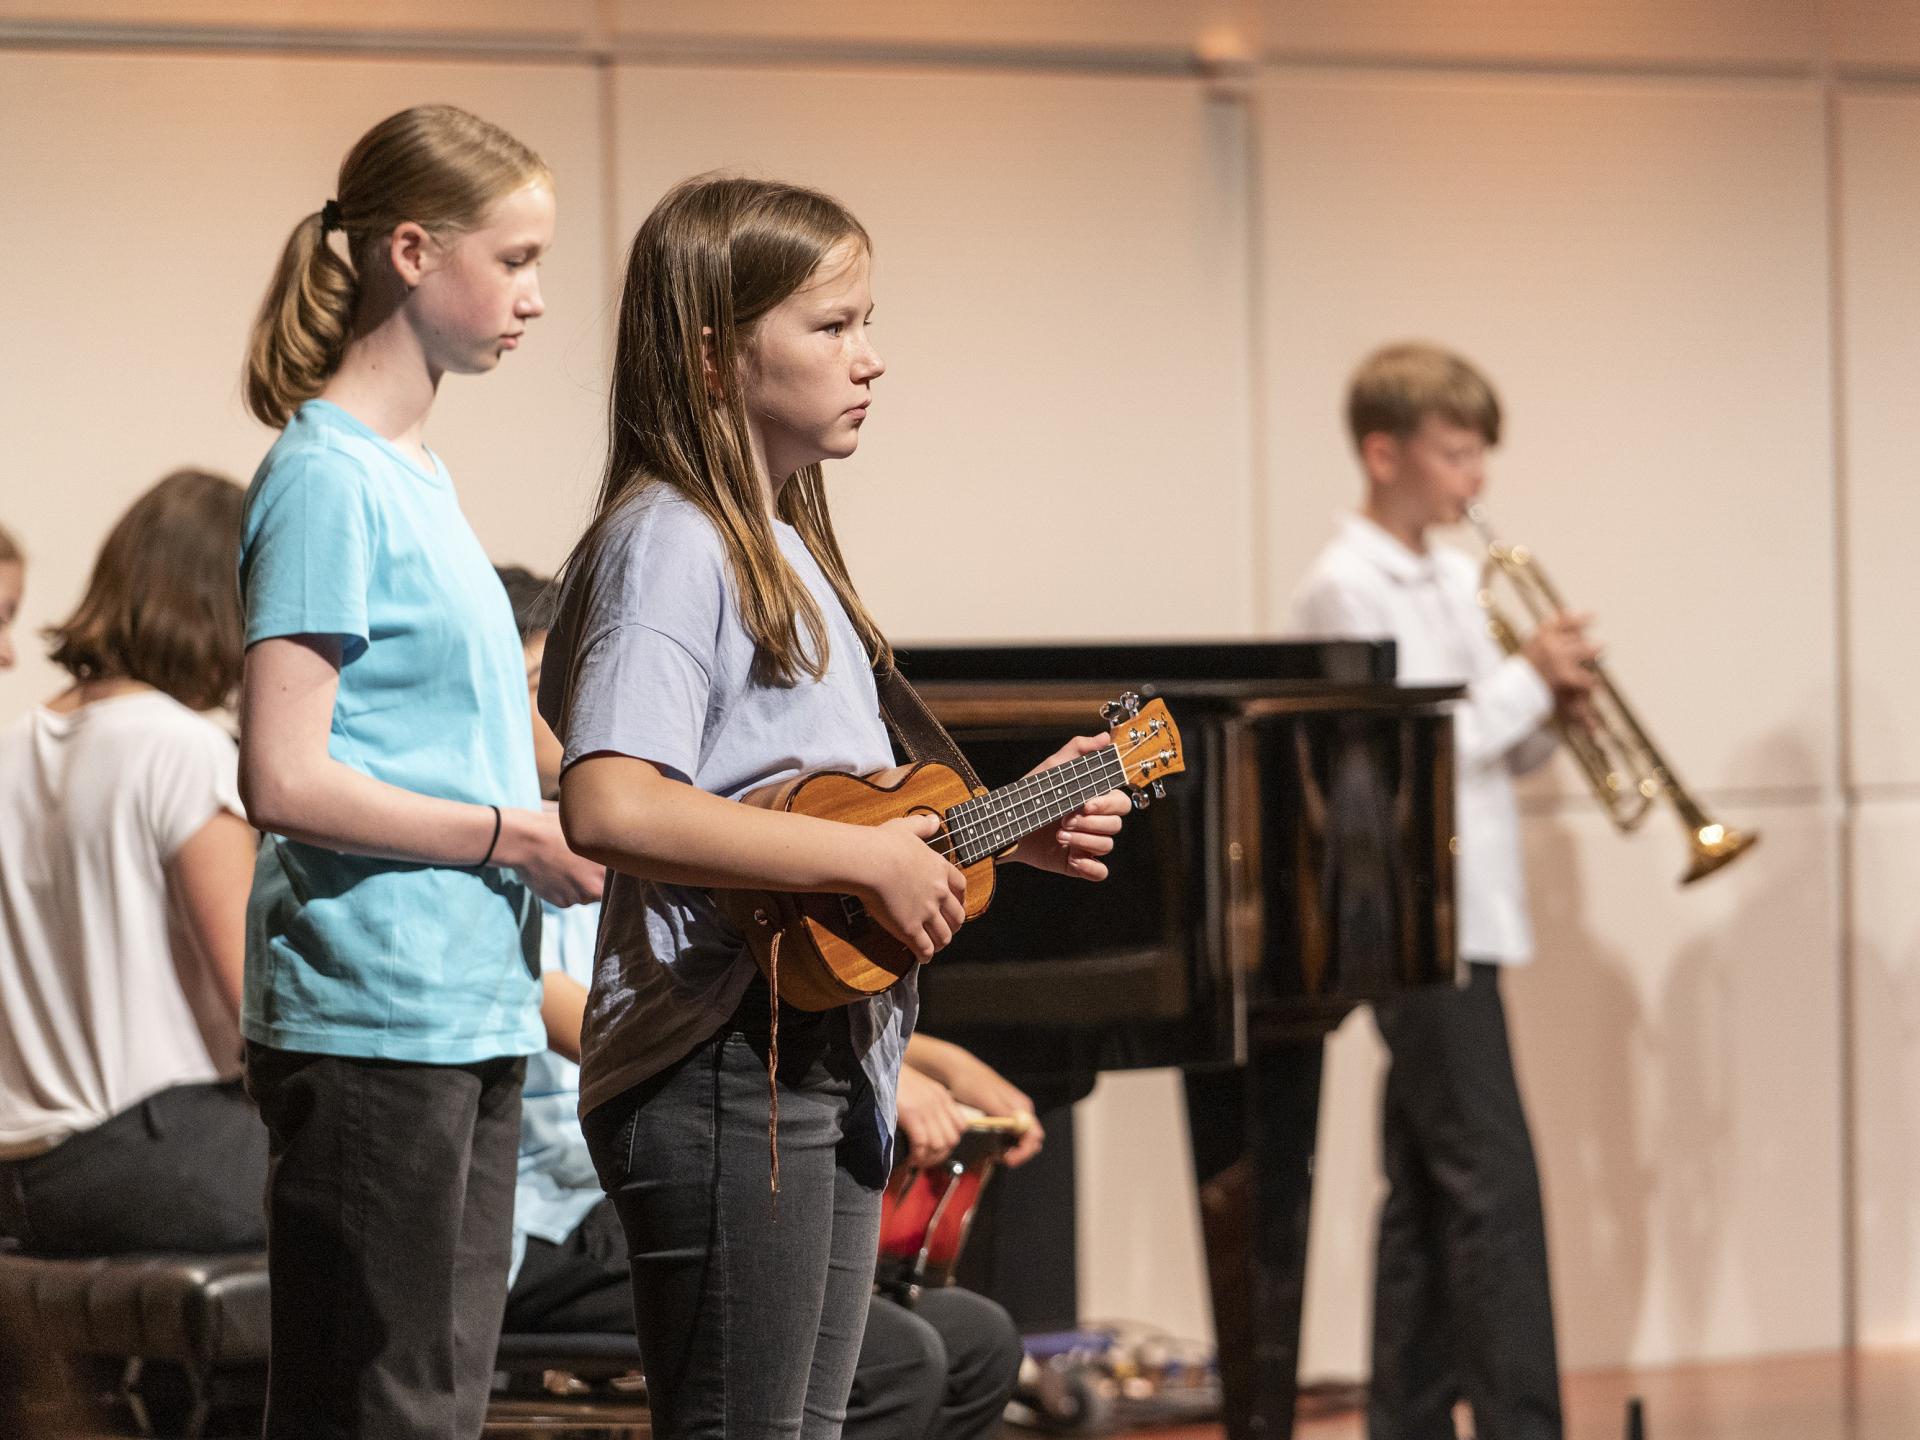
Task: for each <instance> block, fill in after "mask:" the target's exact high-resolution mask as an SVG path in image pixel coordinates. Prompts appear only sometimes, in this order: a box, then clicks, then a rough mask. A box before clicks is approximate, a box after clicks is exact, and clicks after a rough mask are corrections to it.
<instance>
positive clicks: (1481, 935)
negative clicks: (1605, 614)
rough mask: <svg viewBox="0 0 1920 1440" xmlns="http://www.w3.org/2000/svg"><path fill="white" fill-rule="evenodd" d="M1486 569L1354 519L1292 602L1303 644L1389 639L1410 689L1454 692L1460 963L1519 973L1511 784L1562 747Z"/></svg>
mask: <svg viewBox="0 0 1920 1440" xmlns="http://www.w3.org/2000/svg"><path fill="white" fill-rule="evenodd" d="M1479 588H1480V570H1479V567H1478V566H1477V565H1476V564H1475V563H1474V562H1473V561H1471V560H1469V559H1468V558H1467V557H1466V556H1465V555H1462V554H1461V553H1460V552H1459V551H1457V550H1449V549H1446V548H1444V547H1441V546H1438V545H1435V546H1433V547H1431V548H1429V549H1428V551H1427V552H1426V553H1425V554H1419V555H1417V554H1415V553H1414V552H1413V551H1411V550H1409V549H1407V547H1406V546H1405V545H1402V544H1401V543H1400V542H1399V541H1398V540H1396V539H1395V538H1394V537H1393V536H1391V535H1389V534H1388V533H1387V532H1386V531H1385V530H1382V529H1381V528H1380V527H1379V526H1378V525H1375V524H1374V523H1373V522H1372V521H1371V520H1368V519H1367V518H1366V517H1364V516H1361V515H1348V516H1346V517H1345V518H1344V519H1343V520H1342V521H1341V525H1340V530H1339V533H1338V534H1337V535H1335V536H1334V538H1333V539H1332V540H1331V541H1329V542H1328V544H1327V547H1326V549H1324V550H1322V551H1321V552H1320V556H1319V558H1318V559H1317V560H1315V561H1314V563H1313V568H1312V569H1311V570H1309V571H1308V572H1307V575H1306V578H1305V579H1304V580H1302V581H1301V583H1300V588H1299V590H1298V591H1297V592H1296V593H1295V595H1294V597H1293V611H1292V616H1291V624H1290V627H1289V628H1290V629H1291V630H1292V632H1293V633H1295V634H1297V635H1301V636H1308V635H1313V636H1323V637H1328V638H1332V637H1343V638H1349V639H1355V640H1362V639H1366V640H1371V639H1379V638H1381V637H1386V638H1389V639H1391V640H1392V641H1393V642H1394V644H1395V647H1396V649H1397V651H1398V656H1399V677H1398V678H1399V679H1400V681H1401V683H1402V684H1407V685H1458V684H1464V685H1466V687H1467V694H1466V698H1465V699H1464V700H1462V701H1461V702H1460V703H1459V704H1458V705H1456V706H1455V707H1454V711H1453V738H1454V751H1455V762H1454V777H1455V788H1454V815H1453V819H1454V829H1455V830H1456V831H1457V832H1458V833H1459V836H1460V859H1459V862H1458V864H1457V865H1456V866H1455V867H1454V882H1455V884H1454V888H1455V894H1456V897H1457V901H1458V903H1457V906H1456V913H1457V914H1458V915H1459V917H1460V956H1461V958H1462V959H1465V960H1485V961H1492V962H1494V963H1495V964H1505V965H1517V964H1520V963H1522V962H1523V961H1526V960H1528V959H1531V958H1532V955H1533V930H1532V927H1531V926H1530V925H1529V924H1528V922H1527V889H1526V878H1525V876H1524V874H1523V873H1522V871H1521V866H1520V817H1519V814H1518V811H1517V810H1516V808H1515V806H1514V799H1513V777H1514V776H1515V775H1518V774H1523V773H1524V772H1526V771H1528V770H1531V769H1532V768H1534V767H1535V766H1537V765H1539V764H1541V763H1542V762H1544V761H1545V760H1546V758H1547V757H1548V756H1549V755H1550V754H1551V753H1552V751H1553V747H1554V743H1555V741H1556V739H1557V737H1556V735H1555V733H1554V731H1553V730H1552V729H1551V728H1550V727H1549V726H1548V724H1547V722H1548V721H1549V720H1550V719H1551V718H1552V716H1553V692H1552V691H1551V690H1549V689H1548V688H1547V684H1546V682H1545V681H1544V680H1542V679H1541V678H1540V674H1539V672H1538V671H1536V670H1535V669H1534V668H1533V666H1532V665H1531V664H1530V663H1529V662H1528V661H1526V660H1524V659H1522V658H1520V657H1519V656H1517V655H1513V656H1508V655H1503V654H1502V653H1501V651H1500V647H1499V645H1497V644H1496V643H1495V642H1494V640H1493V637H1492V636H1491V635H1489V634H1488V632H1487V619H1486V616H1485V615H1484V614H1483V613H1482V612H1481V609H1480V602H1479V600H1478V599H1477V598H1476V597H1477V595H1478V592H1479Z"/></svg>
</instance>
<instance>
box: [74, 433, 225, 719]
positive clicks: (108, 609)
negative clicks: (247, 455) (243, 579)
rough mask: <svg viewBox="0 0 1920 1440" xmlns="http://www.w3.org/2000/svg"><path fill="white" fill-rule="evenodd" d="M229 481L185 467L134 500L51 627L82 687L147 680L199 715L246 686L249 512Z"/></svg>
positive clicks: (219, 476) (223, 701) (75, 677)
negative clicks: (241, 569)
mask: <svg viewBox="0 0 1920 1440" xmlns="http://www.w3.org/2000/svg"><path fill="white" fill-rule="evenodd" d="M245 499H246V492H245V491H243V490H242V489H241V488H240V487H239V486H238V485H236V484H234V482H233V481H231V480H229V479H227V477H226V476H224V475H215V474H213V473H211V472H210V471H206V470H176V471H174V472H173V473H172V474H171V475H169V476H167V477H166V478H165V479H164V480H162V481H160V483H159V484H157V485H155V486H154V487H153V488H152V489H151V490H149V491H147V493H146V494H144V495H142V496H141V497H140V498H139V499H138V500H136V501H134V502H133V504H132V506H131V507H130V508H129V509H128V510H127V513H126V514H124V515H122V516H121V517H120V519H119V521H118V522H117V523H116V524H115V525H114V527H113V529H112V531H111V532H110V533H109V534H108V535H107V539H106V543H105V544H103V545H102V546H101V547H100V554H99V555H98V557H96V558H95V560H94V562H93V574H92V576H91V577H89V579H88V580H87V593H86V594H85V595H84V596H82V597H81V600H80V604H79V606H78V608H77V609H75V610H74V612H73V614H72V615H70V616H68V617H67V619H66V620H65V621H63V622H62V623H60V624H58V625H50V626H48V627H47V629H46V632H45V633H46V637H47V639H48V641H49V642H51V644H52V651H51V658H52V660H53V662H54V664H56V665H59V666H61V667H63V668H64V669H65V670H66V671H67V673H68V674H70V675H72V676H73V678H74V679H76V680H110V679H121V678H124V679H128V680H140V681H143V682H145V683H146V684H148V685H151V686H153V688H154V689H156V690H162V691H165V692H166V693H167V694H169V695H171V696H172V697H173V698H174V699H176V700H178V701H179V702H180V703H181V704H182V705H185V706H187V707H188V708H189V709H193V710H211V709H213V708H214V707H215V706H216V705H220V704H224V703H225V702H226V701H227V699H228V698H229V697H231V696H232V694H233V690H234V687H235V686H236V685H238V684H239V683H240V670H241V665H242V657H243V655H244V651H245V646H244V645H243V643H242V639H241V636H242V627H241V619H240V584H239V580H238V578H237V573H236V566H237V565H238V562H239V554H240V512H241V508H242V505H243V502H244V501H245Z"/></svg>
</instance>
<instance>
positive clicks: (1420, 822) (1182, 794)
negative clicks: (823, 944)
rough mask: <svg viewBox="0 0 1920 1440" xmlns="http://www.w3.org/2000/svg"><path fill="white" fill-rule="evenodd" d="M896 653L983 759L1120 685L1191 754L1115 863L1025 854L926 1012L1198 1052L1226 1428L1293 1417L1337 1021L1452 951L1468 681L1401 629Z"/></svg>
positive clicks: (1015, 1053)
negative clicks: (1460, 711) (1448, 674)
mask: <svg viewBox="0 0 1920 1440" xmlns="http://www.w3.org/2000/svg"><path fill="white" fill-rule="evenodd" d="M899 663H900V668H901V670H902V671H903V672H904V673H905V674H906V675H907V677H908V678H909V679H911V680H912V681H913V682H914V684H915V685H916V686H917V687H918V688H919V689H920V690H921V692H922V694H924V695H925V696H926V698H927V700H928V702H929V704H930V705H931V706H932V708H933V709H934V711H935V713H936V714H938V715H939V716H940V718H941V719H942V721H944V722H945V723H946V725H947V727H948V729H949V730H950V731H951V732H952V734H953V736H954V738H955V740H956V741H957V742H958V743H959V745H960V747H961V748H962V749H963V750H964V751H965V752H966V753H967V755H968V757H969V759H970V760H971V761H972V762H973V764H974V767H975V768H976V769H977V770H978V771H979V773H980V777H981V779H982V780H983V781H984V782H985V783H986V784H988V785H998V784H1001V783H1003V782H1005V781H1007V780H1011V779H1014V778H1017V777H1018V776H1019V775H1020V774H1022V773H1024V771H1025V770H1026V769H1027V768H1028V767H1030V766H1031V765H1032V764H1033V763H1034V762H1035V761H1036V760H1038V759H1039V758H1040V757H1041V756H1043V755H1045V754H1047V753H1049V752H1050V751H1051V750H1052V749H1053V748H1054V747H1055V746H1056V745H1058V744H1059V743H1060V742H1061V741H1062V740H1063V739H1064V738H1065V737H1066V736H1067V735H1069V734H1074V733H1086V732H1088V731H1091V730H1095V729H1097V728H1099V722H1098V711H1099V707H1100V705H1101V704H1102V702H1104V701H1107V700H1110V699H1113V698H1115V697H1116V696H1118V695H1119V694H1120V693H1121V692H1123V691H1135V692H1138V693H1140V694H1141V695H1143V696H1148V695H1152V696H1159V697H1160V698H1163V699H1165V700H1166V702H1167V704H1168V706H1169V708H1170V709H1171V711H1172V713H1173V716H1174V719H1175V722H1176V723H1177V725H1178V726H1179V729H1180V732H1181V737H1182V741H1183V745H1184V750H1185V758H1186V764H1187V773H1186V774H1185V775H1184V776H1181V777H1179V778H1178V779H1176V780H1174V781H1173V782H1171V783H1169V785H1168V787H1167V793H1166V795H1165V797H1164V798H1163V799H1160V800H1157V801H1155V802H1153V804H1152V805H1151V806H1150V807H1149V808H1147V809H1146V810H1144V811H1142V812H1140V813H1138V814H1136V815H1135V816H1134V818H1133V819H1132V820H1130V821H1129V822H1128V829H1127V833H1126V834H1125V835H1123V836H1122V843H1121V845H1120V847H1119V848H1118V850H1117V851H1116V852H1115V855H1114V857H1113V859H1112V862H1111V872H1112V873H1111V877H1110V878H1109V880H1108V881H1107V883H1106V884H1104V885H1076V884H1070V883H1063V882H1061V881H1060V880H1059V879H1058V878H1057V877H1052V876H1043V875H1039V874H1037V873H1034V872H1031V871H1028V870H1027V869H1026V868H1025V867H1022V866H1013V867H1008V868H1006V869H1003V870H1002V871H1001V872H1000V877H999V882H998V887H997V890H996V898H995V901H994V905H993V908H992V910H991V911H990V912H989V913H988V915H987V916H986V917H985V918H984V919H982V920H981V921H980V922H979V923H977V924H975V925H970V926H968V927H966V928H965V929H963V930H962V931H961V932H960V933H959V935H958V936H956V937H955V940H954V943H953V944H952V945H951V946H950V947H949V948H948V949H947V950H946V951H945V952H944V953H943V954H942V955H941V956H940V957H939V958H938V959H937V960H936V961H935V962H934V963H933V964H932V965H930V966H928V967H927V968H926V969H925V970H923V971H922V972H921V992H922V1004H923V1011H922V1014H923V1019H922V1024H923V1025H924V1027H925V1028H926V1029H927V1030H928V1031H929V1032H931V1033H936V1034H940V1035H943V1036H945V1037H947V1038H950V1039H953V1040H956V1041H958V1042H960V1043H961V1044H964V1045H966V1046H967V1047H968V1048H970V1049H972V1050H973V1051H974V1052H975V1053H976V1054H979V1055H981V1056H982V1057H983V1058H985V1059H986V1060H988V1061H989V1062H990V1063H992V1064H993V1065H995V1066H996V1067H998V1068H999V1069H1000V1070H1002V1071H1003V1072H1005V1073H1006V1074H1008V1075H1009V1076H1011V1077H1014V1078H1015V1079H1016V1080H1017V1081H1018V1082H1019V1083H1021V1084H1023V1085H1026V1086H1028V1087H1029V1088H1034V1087H1035V1086H1036V1085H1037V1084H1039V1083H1041V1082H1048V1081H1050V1082H1052V1083H1053V1084H1054V1085H1055V1087H1056V1093H1064V1094H1065V1095H1067V1096H1068V1097H1073V1096H1077V1095H1084V1094H1085V1093H1087V1092H1088V1091H1089V1090H1091V1088H1092V1086H1093V1081H1094V1077H1095V1076H1096V1075H1097V1073H1098V1072H1099V1071H1102V1070H1119V1069H1140V1068H1149V1067H1159V1066H1178V1067H1180V1068H1181V1069H1182V1071H1183V1073H1184V1075H1185V1084H1186V1095H1187V1112H1188V1120H1189V1125H1190V1128H1191V1133H1192V1139H1193V1154H1194V1164H1195V1169H1196V1172H1197V1173H1196V1179H1197V1181H1198V1184H1199V1188H1200V1214H1201V1222H1202V1229H1203V1233H1204V1236H1205V1240H1206V1247H1207V1264H1208V1271H1209V1280H1210V1283H1211V1289H1212V1294H1213V1307H1214V1320H1215V1330H1216V1332H1217V1335H1218V1340H1219V1351H1220V1369H1221V1379H1222V1382H1223V1391H1224V1403H1225V1410H1226V1417H1225V1418H1226V1421H1227V1428H1228V1433H1229V1434H1230V1435H1231V1436H1233V1437H1234V1440H1247V1437H1252V1436H1262V1437H1285V1436H1288V1435H1291V1433H1292V1429H1293V1414H1294V1403H1295V1392H1296V1383H1297V1372H1298V1363H1299V1339H1300V1308H1301V1297H1302V1290H1303V1283H1304V1277H1305V1269H1306V1239H1307V1217H1308V1206H1309V1201H1310V1192H1311V1175H1312V1160H1313V1149H1314V1131H1315V1128H1316V1126H1317V1123H1318V1112H1319V1100H1320V1068H1321V1050H1322V1043H1323V1038H1324V1036H1325V1034H1326V1032H1328V1031H1329V1030H1331V1029H1332V1028H1333V1027H1334V1026H1335V1025H1337V1024H1338V1023H1339V1021H1340V1019H1341V1017H1342V1016H1344V1015H1345V1014H1346V1013H1347V1012H1348V1011H1349V1010H1351V1009H1352V1008H1353V1007H1354V1006H1355V1005H1357V1004H1361V1003H1364V1002H1367V1001H1370V1000H1377V999H1381V998H1384V997H1388V996H1391V995H1392V994H1394V993H1395V992H1396V991H1399V990H1402V989H1405V988H1407V987H1410V986H1415V985H1425V984H1439V983H1445V982H1447V981H1450V980H1451V979H1452V976H1453V970H1454V924H1453V845H1452V842H1453V745H1452V726H1451V721H1450V719H1449V716H1448V706H1447V703H1446V702H1448V701H1449V700H1451V699H1453V698H1454V697H1456V696H1457V695H1458V694H1459V693H1460V692H1459V691H1458V690H1454V689H1439V688H1412V687H1401V686H1396V685H1395V684H1394V682H1393V673H1394V670H1393V667H1394V657H1393V647H1392V645H1391V643H1388V642H1363V641H1324V642H1305V643H1297V644H1279V643H1257V642H1239V641H1223V642H1219V643H1195V644H1182V645H1060V646H1050V645H1031V646H995V647H969V648H959V647H951V648H949V647H912V648H909V649H904V650H903V651H902V652H901V654H900V661H899Z"/></svg>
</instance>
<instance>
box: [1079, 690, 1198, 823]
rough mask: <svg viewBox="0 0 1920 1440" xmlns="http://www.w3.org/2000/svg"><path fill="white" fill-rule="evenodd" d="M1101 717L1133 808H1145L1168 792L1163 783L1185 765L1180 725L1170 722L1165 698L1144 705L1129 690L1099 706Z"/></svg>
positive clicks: (1171, 719)
mask: <svg viewBox="0 0 1920 1440" xmlns="http://www.w3.org/2000/svg"><path fill="white" fill-rule="evenodd" d="M1100 718H1101V719H1102V720H1103V721H1105V722H1106V726H1107V733H1108V735H1110V736H1112V738H1113V748H1114V752H1115V753H1116V754H1117V755H1118V756H1119V757H1120V768H1121V770H1122V771H1123V772H1124V773H1125V775H1126V777H1127V778H1126V787H1127V793H1128V794H1129V795H1130V796H1132V797H1133V808H1134V809H1136V810H1144V809H1145V808H1146V807H1147V804H1148V802H1149V801H1151V800H1157V799H1159V798H1160V797H1161V796H1163V795H1165V794H1166V793H1167V792H1166V788H1165V783H1164V782H1165V781H1166V780H1167V778H1168V777H1169V776H1172V775H1178V774H1179V773H1180V772H1181V771H1183V770H1185V769H1186V768H1187V761H1186V756H1185V754H1184V753H1183V752H1182V750H1181V748H1180V727H1179V726H1177V725H1175V724H1174V723H1173V716H1172V715H1171V714H1169V713H1168V711H1167V702H1166V701H1164V700H1149V701H1147V702H1146V703H1145V704H1144V705H1143V704H1141V702H1140V697H1139V696H1138V695H1135V694H1133V693H1132V692H1131V691H1129V692H1128V693H1127V694H1125V695H1122V696H1121V697H1120V698H1119V699H1117V700H1109V701H1108V702H1107V703H1106V704H1104V705H1102V706H1101V707H1100Z"/></svg>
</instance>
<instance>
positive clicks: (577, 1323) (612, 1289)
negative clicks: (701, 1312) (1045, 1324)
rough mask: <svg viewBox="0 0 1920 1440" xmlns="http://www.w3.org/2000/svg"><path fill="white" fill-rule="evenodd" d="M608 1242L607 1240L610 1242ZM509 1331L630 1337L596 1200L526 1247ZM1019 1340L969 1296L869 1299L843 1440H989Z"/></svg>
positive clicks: (607, 1212)
mask: <svg viewBox="0 0 1920 1440" xmlns="http://www.w3.org/2000/svg"><path fill="white" fill-rule="evenodd" d="M609 1232H611V1233H609ZM507 1328H508V1329H509V1330H511V1331H513V1332H515V1333H519V1332H523V1331H534V1332H548V1333H562V1332H571V1331H585V1332H588V1333H600V1332H612V1333H616V1334H631V1333H632V1332H633V1283H632V1280H631V1279H630V1278H629V1275H628V1270H627V1261H626V1247H625V1245H624V1243H621V1241H620V1224H619V1221H618V1219H617V1218H616V1217H615V1214H614V1210H613V1206H612V1205H611V1204H610V1203H609V1202H607V1201H604V1200H603V1201H601V1203H600V1204H598V1205H596V1206H595V1207H594V1208H593V1209H592V1210H590V1211H589V1212H588V1213H587V1218H586V1219H584V1220H582V1221H581V1222H580V1224H579V1225H577V1226H576V1227H575V1228H574V1231H573V1233H572V1234H571V1235H569V1236H567V1238H566V1239H565V1240H563V1241H562V1242H560V1243H559V1244H558V1245H555V1244H551V1243H549V1242H548V1241H545V1240H538V1239H529V1240H528V1241H527V1256H526V1259H525V1260H524V1261H523V1262H522V1263H521V1266H520V1274H519V1275H518V1276H517V1277H516V1278H515V1280H514V1282H513V1289H512V1290H511V1291H510V1292H509V1293H508V1296H507ZM1022 1353H1023V1352H1022V1349H1021V1345H1020V1332H1019V1331H1018V1330H1016V1329H1014V1326H1013V1320H1012V1319H1011V1317H1009V1316H1008V1314H1007V1312H1006V1311H1005V1310H1003V1309H1001V1308H1000V1307H999V1306H998V1305H996V1304H994V1303H993V1301H991V1300H989V1299H987V1298H986V1297H985V1296H984V1295H976V1294H974V1293H973V1292H972V1291H970V1290H957V1289H949V1290H929V1291H928V1292H927V1293H926V1294H924V1295H922V1296H921V1297H920V1302H919V1304H918V1305H916V1306H915V1307H914V1308H913V1309H911V1310H907V1309H904V1308H902V1307H901V1306H899V1305H896V1304H895V1303H894V1302H893V1301H891V1300H888V1299H886V1298H884V1297H882V1296H875V1297H874V1299H873V1302H872V1305H871V1308H869V1309H868V1311H867V1325H866V1331H865V1334H864V1336H863V1337H862V1339H861V1342H860V1358H859V1360H858V1362H857V1363H856V1365H855V1367H854V1372H853V1393H852V1396H851V1398H849V1400H848V1401H847V1420H846V1425H845V1427H844V1428H843V1430H842V1431H841V1434H842V1436H843V1437H844V1440H921V1437H927V1440H986V1437H988V1436H991V1435H993V1434H995V1433H997V1432H998V1429H999V1425H1000V1415H1001V1412H1002V1411H1004V1410H1005V1409H1006V1408H1007V1401H1008V1400H1010V1399H1011V1398H1012V1397H1013V1387H1014V1382H1015V1381H1016V1380H1017V1379H1018V1378H1019V1374H1020V1357H1021V1355H1022Z"/></svg>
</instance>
